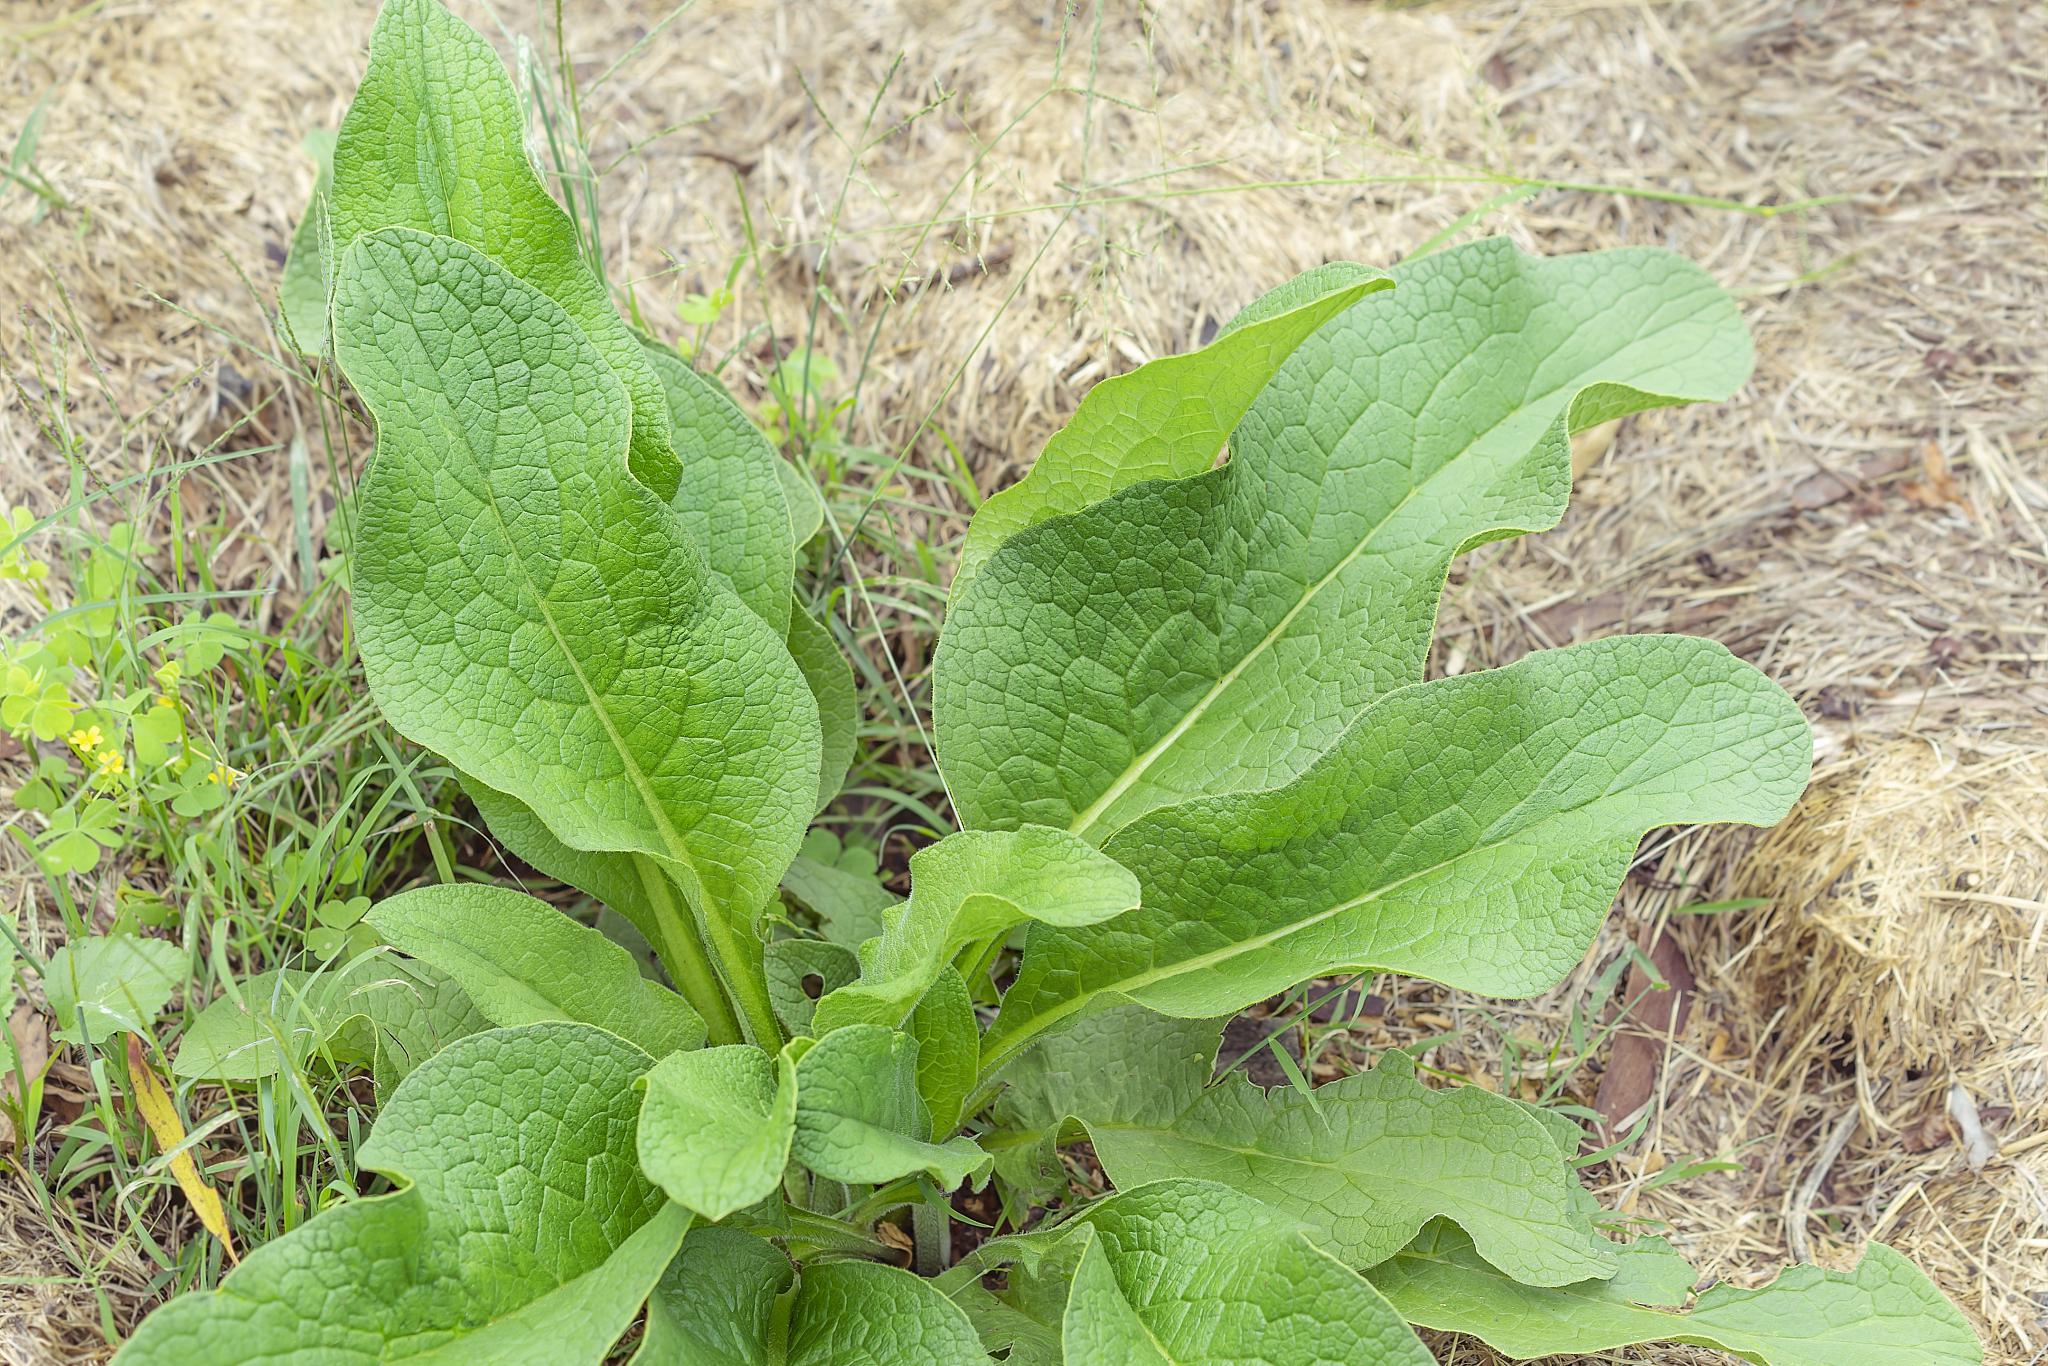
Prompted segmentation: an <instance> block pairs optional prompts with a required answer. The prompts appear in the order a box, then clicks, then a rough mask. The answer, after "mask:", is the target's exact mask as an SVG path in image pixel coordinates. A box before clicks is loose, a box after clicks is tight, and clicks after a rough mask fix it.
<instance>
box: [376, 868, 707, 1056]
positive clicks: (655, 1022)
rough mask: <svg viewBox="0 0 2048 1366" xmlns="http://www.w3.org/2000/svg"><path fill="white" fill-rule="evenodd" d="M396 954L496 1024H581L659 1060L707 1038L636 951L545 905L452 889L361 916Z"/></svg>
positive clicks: (426, 892)
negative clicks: (440, 979)
mask: <svg viewBox="0 0 2048 1366" xmlns="http://www.w3.org/2000/svg"><path fill="white" fill-rule="evenodd" d="M364 918H365V919H366V920H367V921H368V922H369V924H370V927H371V928H372V929H374V930H376V931H377V933H378V934H379V935H381V936H382V937H383V939H384V942H385V943H387V944H390V945H391V946H392V947H393V948H395V949H397V950H398V951H399V952H401V953H404V954H406V955H408V956H410V957H412V958H416V959H418V960H419V961H420V962H423V963H426V964H428V965H429V966H431V967H433V968H435V969H437V970H439V971H440V972H442V973H445V974H446V975H447V976H448V977H450V978H452V979H453V980H454V981H455V983H456V984H457V985H458V986H460V987H461V988H462V990H463V991H464V993H466V994H467V995H468V997H469V999H470V1001H471V1002H472V1003H474V1004H475V1006H476V1008H477V1009H478V1010H479V1011H480V1012H482V1014H483V1015H484V1017H485V1018H486V1019H488V1020H490V1022H491V1023H492V1024H496V1025H523V1024H532V1023H534V1022H535V1021H537V1020H580V1021H582V1022H583V1023H584V1024H592V1025H597V1026H598V1027H599V1028H602V1029H609V1030H610V1031H611V1032H612V1033H614V1034H617V1035H618V1036H620V1037H621V1038H623V1039H627V1040H630V1041H631V1042H633V1043H635V1044H637V1045H639V1046H640V1048H641V1049H643V1050H644V1051H645V1052H646V1053H647V1054H648V1055H649V1056H651V1057H656V1058H659V1057H663V1056H665V1055H666V1054H669V1053H672V1052H674V1051H676V1050H677V1049H681V1048H695V1047H696V1046H697V1045H699V1044H701V1043H703V1042H704V1021H703V1020H702V1019H700V1018H699V1017H698V1015H697V1012H696V1011H694V1010H692V1009H690V1006H689V1003H688V1002H686V1001H684V1000H683V998H682V997H680V996H678V995H676V994H675V993H674V992H673V991H670V990H669V989H668V988H667V987H665V986H662V985H661V984H660V983H659V982H650V981H649V980H647V978H645V977H643V976H641V974H640V965H639V964H638V963H636V962H634V961H633V955H631V954H630V953H628V952H626V950H624V949H622V948H620V947H619V946H618V945H617V944H614V943H613V942H612V941H611V940H609V939H607V938H605V937H604V936H603V935H602V934H599V933H598V932H597V931H596V930H593V929H591V928H590V927H589V926H587V925H579V924H577V923H576V922H575V921H573V920H571V919H569V917H568V916H566V915H563V914H562V913H561V912H560V911H558V910H556V909H555V908H554V907H553V906H550V905H548V904H547V903H546V902H545V901H539V900H536V899H535V898H533V897H530V896H527V895H526V894H525V893H523V892H515V891H513V890H511V889H510V888H507V887H490V886H485V885H484V884H481V883H474V882H467V883H452V884H448V885H444V886H438V887H420V888H416V889H414V890H413V891H410V892H401V893H399V894H398V895H397V896H394V897H389V898H386V899H385V900H383V901H380V902H378V903H377V904H376V905H375V906H373V907H371V908H370V911H369V913H368V915H367V916H365V917H364Z"/></svg>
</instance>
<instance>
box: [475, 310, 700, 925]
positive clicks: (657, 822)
mask: <svg viewBox="0 0 2048 1366" xmlns="http://www.w3.org/2000/svg"><path fill="white" fill-rule="evenodd" d="M579 330H580V329H579ZM604 378H606V379H609V380H611V382H612V385H613V386H614V387H615V388H616V390H617V394H618V399H619V402H620V403H621V404H624V403H626V402H627V401H628V398H627V395H626V391H625V386H624V385H623V384H620V383H619V380H618V377H617V376H616V375H614V374H613V373H612V372H611V370H610V368H609V367H608V366H607V367H606V369H605V372H604ZM600 388H602V386H601V385H600ZM435 392H436V393H437V394H439V392H440V391H439V390H438V389H437V390H435ZM442 398H443V401H444V403H445V401H446V396H445V395H442ZM435 416H436V417H437V418H439V419H440V422H441V427H442V430H443V431H444V432H445V433H446V434H447V435H448V437H449V438H450V439H451V440H453V441H454V442H456V443H457V444H458V445H459V447H460V448H461V450H462V451H463V453H464V454H465V455H467V456H468V457H469V460H470V464H471V467H472V468H474V469H475V470H476V471H477V474H478V478H479V479H480V481H481V482H482V485H483V495H484V496H483V501H484V506H486V507H488V508H489V509H490V510H491V519H492V521H494V522H495V523H496V524H497V527H498V534H499V535H500V536H501V537H502V538H503V539H504V542H505V548H506V550H507V551H508V552H509V553H508V556H507V558H508V559H510V560H511V561H512V563H513V564H515V565H516V566H518V569H519V580H520V582H521V583H522V584H524V585H525V587H526V591H527V594H528V595H529V596H530V597H531V598H532V599H533V605H534V610H535V611H536V612H538V613H539V614H540V619H541V621H542V622H543V623H544V624H545V625H546V626H547V630H548V636H549V638H550V639H551V640H553V641H554V643H555V649H556V651H557V652H558V653H560V655H561V656H562V659H563V661H564V662H565V663H567V664H568V666H569V671H570V672H571V673H573V674H574V675H575V676H576V683H577V686H579V687H580V688H582V689H583V695H584V697H585V698H586V699H588V701H589V703H590V709H591V711H592V712H594V713H595V714H596V716H597V719H598V720H599V722H601V723H602V724H603V726H604V731H605V736H606V738H607V739H609V740H610V741H611V744H612V748H613V750H614V751H615V752H617V754H618V756H619V760H620V762H621V764H622V765H623V767H624V769H625V771H626V775H627V777H628V778H630V779H631V780H632V783H633V788H634V791H635V792H636V793H637V794H638V795H639V797H640V802H641V805H642V806H643V807H644V808H645V809H646V812H647V814H648V815H649V816H650V817H651V818H652V824H653V825H654V828H655V830H656V831H657V833H659V835H660V836H661V841H662V844H663V846H664V847H665V848H666V849H667V850H668V856H669V857H670V858H672V859H674V860H675V861H676V862H677V863H680V864H682V865H683V866H684V867H685V868H687V869H689V871H690V876H691V878H692V879H693V880H694V881H695V882H696V883H697V886H698V888H699V889H700V890H702V891H704V892H705V894H706V895H707V896H708V895H709V889H708V888H706V887H705V886H704V877H703V874H702V872H700V871H699V870H698V867H697V861H696V859H694V858H693V857H691V854H690V849H689V846H688V845H687V844H685V843H684V842H683V838H682V835H681V833H680V832H679V831H677V829H676V828H675V826H674V825H673V824H672V823H671V822H670V821H669V818H668V813H667V812H666V811H665V810H663V809H662V806H661V803H660V801H659V800H657V798H656V796H655V793H654V787H653V784H652V783H651V782H650V781H649V779H648V777H647V774H646V772H645V771H644V770H643V769H642V768H641V767H640V762H639V759H638V758H637V757H636V756H635V755H634V754H633V752H632V750H631V749H630V748H629V747H628V746H627V745H626V739H625V736H624V735H622V734H620V732H619V728H618V726H617V725H616V724H615V723H614V722H613V720H612V715H611V712H610V710H609V709H608V708H607V707H606V706H605V704H604V700H603V698H602V697H601V696H600V694H599V693H598V691H597V689H596V688H595V687H593V686H592V684H591V682H590V679H589V677H588V676H587V675H586V674H585V673H584V672H583V666H582V664H581V663H579V662H578V661H577V659H576V654H575V652H574V651H573V650H571V649H570V648H569V642H568V639H567V638H566V637H565V636H564V635H563V634H562V629H561V627H560V626H558V625H557V624H556V623H555V615H554V613H553V612H551V611H549V610H548V603H547V599H546V597H545V596H543V595H542V593H541V591H540V585H539V584H537V583H535V582H534V579H533V575H532V574H531V573H530V572H529V571H528V570H527V567H526V555H525V552H524V551H523V550H522V549H521V548H520V544H519V541H518V538H516V537H515V536H513V534H512V528H511V526H510V525H509V524H508V523H507V522H506V520H505V513H504V510H503V509H502V508H500V507H499V506H498V489H497V485H496V484H494V483H493V482H492V480H491V471H490V467H489V466H488V465H487V464H485V463H484V462H483V461H482V459H481V457H480V456H479V455H478V452H477V450H476V447H475V446H473V445H472V444H471V443H470V441H469V438H468V437H467V435H465V434H464V433H463V432H462V430H461V429H460V428H459V427H457V426H456V424H455V423H454V422H453V421H451V420H450V416H449V414H448V412H447V411H446V409H445V408H442V409H441V410H440V411H437V412H436V413H435ZM620 460H621V463H622V466H623V461H624V455H623V453H621V456H620ZM629 496H630V495H629ZM535 814H536V815H538V814H539V813H538V812H536V813H535ZM572 847H573V846H572Z"/></svg>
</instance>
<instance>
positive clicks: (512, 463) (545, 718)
mask: <svg viewBox="0 0 2048 1366" xmlns="http://www.w3.org/2000/svg"><path fill="white" fill-rule="evenodd" d="M335 319H336V332H337V338H336V341H337V346H336V350H337V356H338V358H339V360H340V362H341V365H342V368H343V369H344V370H345V371H346V372H347V374H348V375H349V378H350V380H351V382H352V383H353V384H354V385H355V386H356V389H357V391H358V392H359V393H361V394H362V396H363V399H364V401H365V403H367V404H368V405H369V407H370V410H371V412H372V413H373V414H374V415H375V417H376V419H377V428H378V443H377V454H376V458H375V461H374V463H373V464H372V466H371V470H370V473H369V476H368V478H367V479H365V481H364V483H363V486H362V489H361V491H360V493H359V495H358V503H359V508H360V522H359V525H358V530H357V555H358V557H359V560H358V568H357V571H356V578H355V597H354V619H355V624H356V629H357V633H358V635H359V637H360V641H361V647H362V655H363V663H364V669H365V672H366V673H367V674H368V676H369V681H370V686H371V689H372V691H373V693H374V694H375V696H376V699H377V703H378V706H379V707H380V708H381V709H382V711H383V712H384V714H385V716H386V717H387V718H388V719H389V720H390V721H391V723H392V725H393V726H395V727H396V728H397V729H398V730H399V731H400V732H402V733H403V734H405V735H406V736H407V737H408V738H410V739H412V740H414V741H416V742H418V743H420V744H423V745H426V746H427V747H429V748H431V749H434V750H436V751H438V752H440V753H442V754H445V755H446V756H447V757H448V758H449V760H450V761H451V762H453V763H454V764H455V765H456V766H457V767H458V768H460V769H461V770H462V771H463V772H465V773H468V774H472V775H474V776H475V777H476V778H477V779H479V780H480V781H481V783H482V784H483V785H485V786H486V787H489V788H491V789H494V790H496V791H498V792H501V793H504V794H505V795H507V796H509V797H512V798H514V799H516V800H517V801H519V802H521V803H522V804H524V805H525V806H527V807H528V808H530V809H531V810H532V811H533V812H534V813H535V814H536V815H538V816H539V817H540V818H541V819H542V820H543V821H544V822H545V823H546V825H547V826H548V828H549V829H550V831H552V833H553V834H554V835H555V836H556V837H557V838H558V839H559V840H560V841H561V842H562V843H564V844H566V845H569V846H571V847H574V848H580V849H592V850H615V851H616V850H625V851H636V852H641V853H646V854H649V855H652V856H655V857H657V858H659V859H661V860H663V862H664V865H665V866H667V867H669V868H671V869H673V870H675V871H676V873H677V874H678V875H679V876H680V877H682V878H683V879H684V883H685V886H686V887H687V888H688V889H689V891H690V893H691V897H692V900H693V901H694V902H696V903H697V904H698V905H699V906H700V907H701V908H704V910H705V914H706V915H707V917H708V918H709V919H710V920H711V922H712V929H713V931H714V933H715V932H716V931H717V930H718V929H719V927H720V924H721V920H723V923H724V925H725V927H726V930H727V932H728V933H732V934H739V933H742V932H745V930H746V927H748V926H750V925H751V921H752V918H753V915H754V913H755V912H756V911H757V910H758V908H759V907H760V906H761V904H762V902H763V901H765V900H766V898H767V897H768V895H769V893H770V892H771V891H772V890H773V888H774V886H775V882H776V879H777V877H779V875H780V874H781V872H782V869H783V868H784V866H786V865H787V863H788V862H789V859H790V857H791V856H792V855H793V854H794V853H795V851H796V846H797V841H798V839H799V838H800V837H801V834H802V831H803V827H804V825H805V824H806V823H807V822H808V820H809V818H810V815H811V812H812V810H813V808H814V805H815V800H816V796H817V775H818V746H819V738H818V719H817V708H816V706H815V704H814V703H813V702H812V700H811V694H810V689H809V687H808V686H807V685H806V684H805V683H804V681H803V676H802V674H801V673H800V672H799V671H798V669H797V667H796V664H795V661H793V660H791V659H790V657H789V651H788V650H787V649H786V648H784V646H783V643H782V638H781V634H780V633H779V632H777V631H775V630H773V629H772V628H770V627H769V626H768V625H767V624H766V623H765V622H763V621H762V620H761V619H760V618H759V617H758V616H756V615H755V614H754V613H752V612H750V611H749V610H748V609H747V608H746V606H745V605H744V604H742V603H741V602H740V600H739V599H738V598H737V597H736V596H734V595H733V593H732V592H731V590H730V589H728V588H726V587H725V586H724V585H723V584H722V583H720V582H718V581H717V579H716V577H715V576H713V575H712V574H711V573H710V571H709V570H707V569H706V568H705V566H704V564H703V561H702V559H701V558H700V557H699V556H698V555H697V553H696V551H695V548H694V547H693V546H692V544H691V542H690V539H689V537H688V536H687V534H685V532H684V531H683V528H682V526H681V524H680V522H679V521H678V519H677V518H676V515H675V513H674V512H673V511H672V510H671V509H670V508H668V507H667V506H666V505H665V504H663V503H662V502H661V501H660V500H659V499H657V498H656V497H654V496H653V495H652V494H651V493H649V492H648V491H647V490H646V489H644V488H642V487H641V486H640V485H638V484H636V483H634V482H633V481H632V480H630V479H629V478H628V477H627V476H626V474H625V471H624V469H623V468H622V467H618V466H617V465H616V464H615V462H613V461H610V460H604V459H597V460H593V459H590V458H588V456H589V452H591V451H592V450H598V451H606V450H613V451H616V450H622V449H623V447H624V443H625V439H626V434H627V433H626V415H627V408H626V404H625V396H624V392H623V391H622V390H621V389H620V388H619V386H618V384H617V381H616V380H614V379H613V378H612V377H611V375H610V373H609V372H608V371H607V369H606V367H605V365H604V363H603V361H602V360H601V359H600V358H599V356H598V355H597V353H596V352H595V351H594V350H593V349H592V348H591V346H590V344H589V342H588V341H587V340H586V339H585V338H584V336H583V334H582V333H581V332H580V331H579V330H578V329H577V328H576V327H575V326H574V325H573V324H571V323H570V322H569V320H568V318H567V317H566V316H565V315H564V314H563V313H562V311H561V309H560V308H559V307H558V306H556V305H555V304H554V302H553V301H552V300H550V299H549V298H548V297H547V296H546V295H544V294H541V293H540V292H539V291H538V290H536V289H534V288H533V287H532V286H530V285H528V284H527V283H525V282H524V281H522V280H520V279H519V278H517V277H516V276H513V275H511V274H509V273H508V272H506V271H505V270H504V269H503V268H501V267H499V266H498V265H496V264H495V263H494V262H493V261H491V260H490V258H488V257H486V256H484V255H482V254H481V253H479V252H477V251H476V250H475V249H473V248H470V247H468V246H465V245H463V244H462V243H460V242H456V241H454V240H452V239H449V238H445V237H428V236H425V235H423V234H420V233H415V232H410V231H407V230H403V229H391V230H387V231H385V232H381V233H377V234H374V235H372V236H368V237H362V238H359V239H357V241H356V243H355V244H354V245H353V246H352V247H350V249H349V252H348V255H347V256H346V258H345V259H344V260H343V263H342V268H341V274H340V280H339V283H338V285H337V288H336V298H335Z"/></svg>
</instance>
